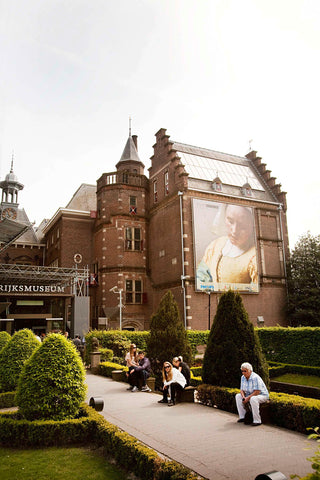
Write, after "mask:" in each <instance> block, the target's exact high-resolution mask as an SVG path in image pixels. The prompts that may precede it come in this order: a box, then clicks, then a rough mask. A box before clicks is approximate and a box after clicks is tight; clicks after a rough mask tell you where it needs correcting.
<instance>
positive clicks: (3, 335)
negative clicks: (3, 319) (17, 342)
mask: <svg viewBox="0 0 320 480" xmlns="http://www.w3.org/2000/svg"><path fill="white" fill-rule="evenodd" d="M9 340H11V335H9V333H8V332H5V331H3V332H0V351H1V350H2V349H3V347H5V346H6V345H7V343H8V342H9Z"/></svg>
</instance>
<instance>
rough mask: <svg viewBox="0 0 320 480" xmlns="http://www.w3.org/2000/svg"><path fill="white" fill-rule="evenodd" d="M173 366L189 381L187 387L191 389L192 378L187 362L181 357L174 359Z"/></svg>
mask: <svg viewBox="0 0 320 480" xmlns="http://www.w3.org/2000/svg"><path fill="white" fill-rule="evenodd" d="M172 364H173V366H174V367H175V368H177V369H178V370H179V371H180V372H181V373H182V375H183V376H184V378H185V379H186V381H187V384H186V387H189V385H190V376H191V374H190V367H189V365H188V364H187V363H186V362H184V361H183V358H182V357H181V356H180V357H174V359H173V360H172Z"/></svg>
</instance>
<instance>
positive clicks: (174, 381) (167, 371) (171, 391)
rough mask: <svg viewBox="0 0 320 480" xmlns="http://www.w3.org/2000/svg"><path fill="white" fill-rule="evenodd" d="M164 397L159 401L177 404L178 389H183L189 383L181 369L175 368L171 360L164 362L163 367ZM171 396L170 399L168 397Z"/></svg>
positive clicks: (170, 405) (171, 404)
mask: <svg viewBox="0 0 320 480" xmlns="http://www.w3.org/2000/svg"><path fill="white" fill-rule="evenodd" d="M162 378H163V398H162V400H159V402H158V403H167V404H168V406H169V407H172V406H173V405H175V404H176V396H177V391H179V390H180V391H181V390H183V389H184V387H185V386H186V384H187V381H186V379H185V377H184V376H183V375H182V373H181V372H180V370H178V369H177V368H173V366H172V365H171V363H170V362H164V364H163V368H162ZM169 397H170V400H168V398H169Z"/></svg>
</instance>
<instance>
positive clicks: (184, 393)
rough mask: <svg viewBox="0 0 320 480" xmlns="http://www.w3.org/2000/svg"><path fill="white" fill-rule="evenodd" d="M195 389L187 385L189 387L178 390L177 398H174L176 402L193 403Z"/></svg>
mask: <svg viewBox="0 0 320 480" xmlns="http://www.w3.org/2000/svg"><path fill="white" fill-rule="evenodd" d="M195 391H196V387H192V385H189V387H185V388H184V389H183V390H181V391H178V392H177V398H176V401H177V403H181V402H189V403H193V402H194V392H195Z"/></svg>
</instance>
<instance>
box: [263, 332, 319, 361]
mask: <svg viewBox="0 0 320 480" xmlns="http://www.w3.org/2000/svg"><path fill="white" fill-rule="evenodd" d="M257 331H258V335H259V338H260V343H261V346H262V350H263V352H264V354H265V356H266V359H267V361H274V362H281V363H290V364H297V363H299V364H300V365H308V366H313V367H320V327H301V328H291V327H287V328H284V327H264V328H258V329H257Z"/></svg>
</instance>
